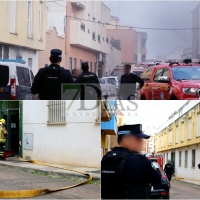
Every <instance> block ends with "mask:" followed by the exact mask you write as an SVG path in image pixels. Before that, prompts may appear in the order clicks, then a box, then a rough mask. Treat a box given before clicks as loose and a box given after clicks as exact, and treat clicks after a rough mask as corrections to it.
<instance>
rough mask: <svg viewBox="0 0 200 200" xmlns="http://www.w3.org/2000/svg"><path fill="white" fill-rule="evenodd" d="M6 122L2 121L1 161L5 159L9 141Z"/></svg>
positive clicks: (0, 130) (0, 126) (0, 132)
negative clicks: (4, 155)
mask: <svg viewBox="0 0 200 200" xmlns="http://www.w3.org/2000/svg"><path fill="white" fill-rule="evenodd" d="M5 125H6V120H5V119H1V120H0V159H4V157H3V154H4V149H5V145H6V139H7V134H8V132H7V130H6V127H5Z"/></svg>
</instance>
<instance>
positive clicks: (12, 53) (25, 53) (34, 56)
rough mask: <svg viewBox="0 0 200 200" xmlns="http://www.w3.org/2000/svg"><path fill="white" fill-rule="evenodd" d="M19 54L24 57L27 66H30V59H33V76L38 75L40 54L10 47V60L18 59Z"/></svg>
mask: <svg viewBox="0 0 200 200" xmlns="http://www.w3.org/2000/svg"><path fill="white" fill-rule="evenodd" d="M17 54H18V55H20V56H21V57H22V60H25V61H26V65H28V58H32V68H31V70H32V71H33V74H34V75H36V73H37V72H38V52H37V51H33V50H27V49H24V48H20V47H14V46H11V47H9V59H16V56H17Z"/></svg>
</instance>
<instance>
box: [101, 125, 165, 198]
mask: <svg viewBox="0 0 200 200" xmlns="http://www.w3.org/2000/svg"><path fill="white" fill-rule="evenodd" d="M117 135H118V138H117V141H118V144H119V147H115V148H114V149H113V150H112V151H110V152H108V153H107V154H106V155H105V156H104V157H103V159H102V161H101V197H102V199H150V198H151V185H152V186H160V185H161V173H159V172H158V171H157V170H156V169H154V168H153V167H152V164H151V161H150V160H149V159H148V158H147V157H146V156H144V155H142V154H141V151H142V148H143V146H144V143H143V142H144V139H148V138H149V137H150V136H148V135H146V134H144V133H142V125H141V124H134V125H124V126H120V127H118V133H117Z"/></svg>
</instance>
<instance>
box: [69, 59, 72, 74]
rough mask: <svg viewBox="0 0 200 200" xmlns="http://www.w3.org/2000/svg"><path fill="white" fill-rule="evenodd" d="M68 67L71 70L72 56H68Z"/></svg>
mask: <svg viewBox="0 0 200 200" xmlns="http://www.w3.org/2000/svg"><path fill="white" fill-rule="evenodd" d="M69 69H70V71H72V58H69Z"/></svg>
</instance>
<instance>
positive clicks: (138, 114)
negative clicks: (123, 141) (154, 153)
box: [117, 101, 187, 135]
mask: <svg viewBox="0 0 200 200" xmlns="http://www.w3.org/2000/svg"><path fill="white" fill-rule="evenodd" d="M131 102H132V103H130V102H128V101H123V104H120V102H119V101H118V102H117V104H118V106H117V107H118V109H119V110H121V111H122V113H123V114H124V123H125V124H138V123H139V124H142V127H143V130H144V131H145V133H146V134H148V135H152V134H153V133H155V131H156V129H158V128H159V127H160V126H161V125H163V124H164V123H165V122H166V121H167V120H168V119H169V116H170V115H171V114H172V113H174V112H175V111H176V110H178V109H179V108H180V107H181V106H183V105H184V104H185V103H186V102H187V101H131ZM133 102H134V104H133ZM136 104H137V105H136ZM128 107H129V109H128ZM136 108H137V109H136ZM130 109H131V110H134V111H129V110H130ZM153 127H154V128H153Z"/></svg>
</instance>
